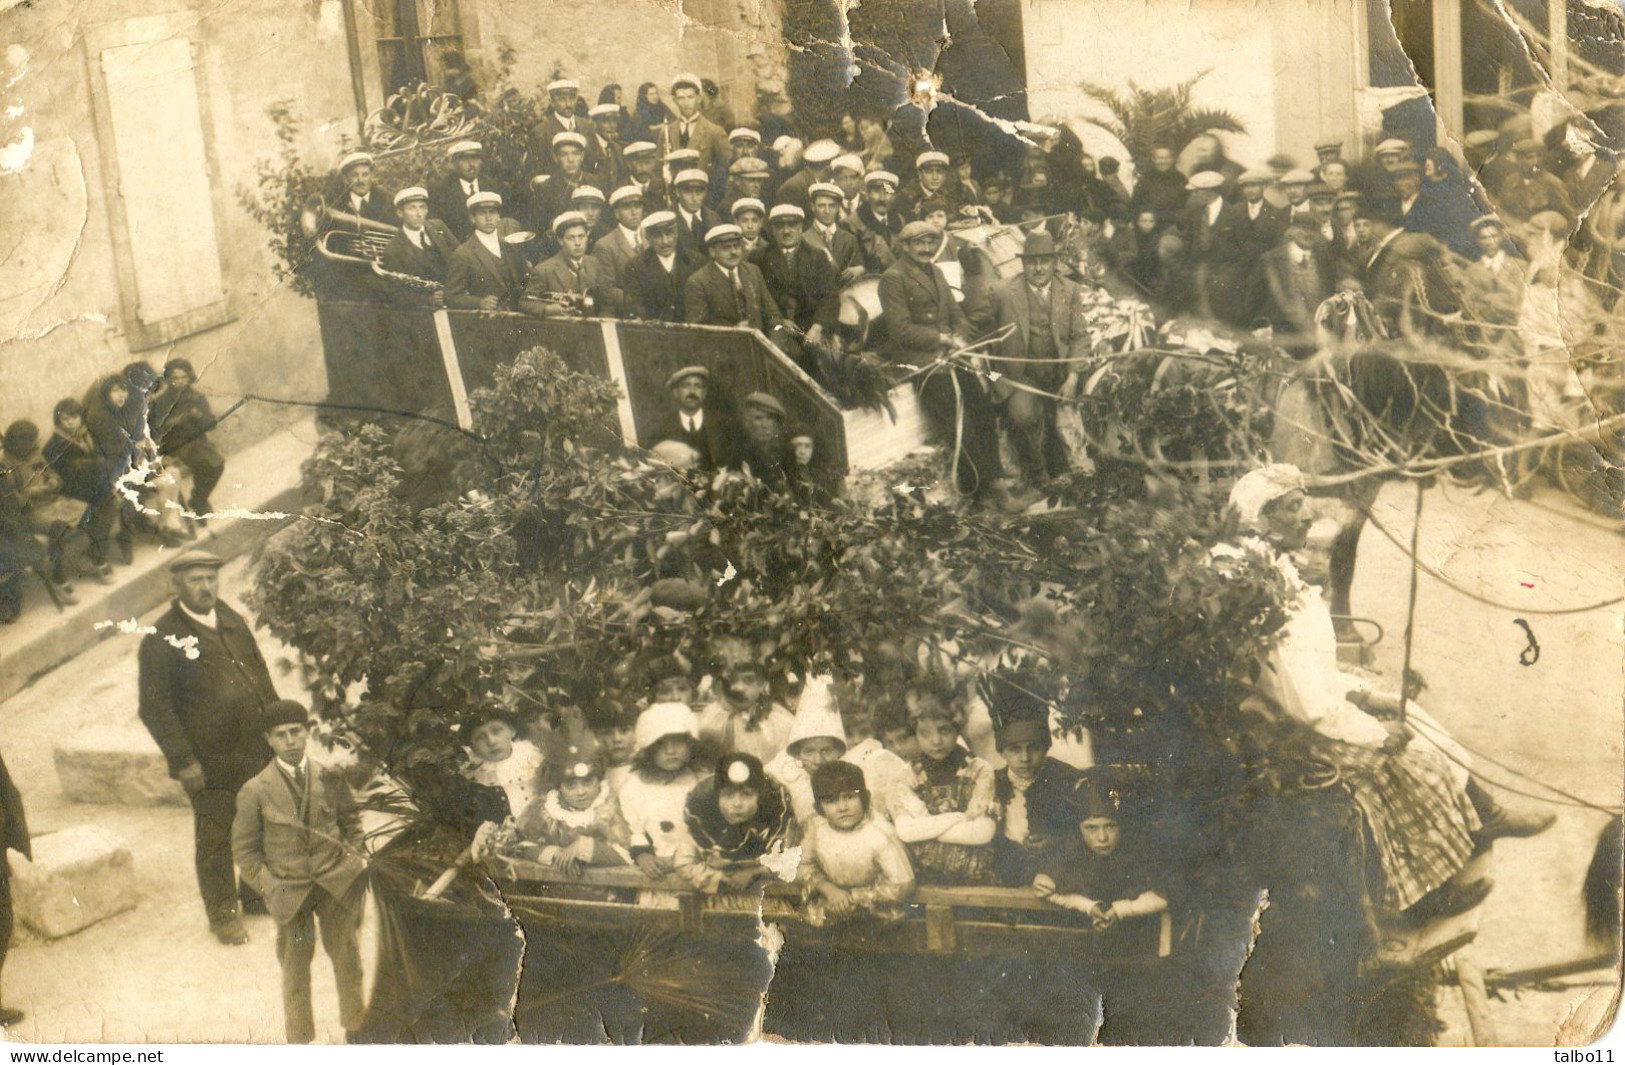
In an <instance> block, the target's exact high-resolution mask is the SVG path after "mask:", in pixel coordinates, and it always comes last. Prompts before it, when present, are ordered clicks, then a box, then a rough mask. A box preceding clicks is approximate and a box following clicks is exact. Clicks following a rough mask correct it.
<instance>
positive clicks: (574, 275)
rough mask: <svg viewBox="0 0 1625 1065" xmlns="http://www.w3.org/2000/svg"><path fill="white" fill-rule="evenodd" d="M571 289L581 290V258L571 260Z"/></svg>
mask: <svg viewBox="0 0 1625 1065" xmlns="http://www.w3.org/2000/svg"><path fill="white" fill-rule="evenodd" d="M570 291H572V292H580V291H581V260H579V259H573V260H571V262H570Z"/></svg>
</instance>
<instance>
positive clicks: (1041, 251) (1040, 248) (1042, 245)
mask: <svg viewBox="0 0 1625 1065" xmlns="http://www.w3.org/2000/svg"><path fill="white" fill-rule="evenodd" d="M1055 254H1057V253H1056V251H1055V238H1054V237H1052V236H1050V235H1049V234H1048V233H1046V232H1044V231H1043V230H1039V231H1038V232H1036V233H1029V234H1028V235H1027V243H1025V244H1023V245H1022V246H1021V257H1022V258H1023V259H1037V258H1041V257H1043V256H1048V255H1055Z"/></svg>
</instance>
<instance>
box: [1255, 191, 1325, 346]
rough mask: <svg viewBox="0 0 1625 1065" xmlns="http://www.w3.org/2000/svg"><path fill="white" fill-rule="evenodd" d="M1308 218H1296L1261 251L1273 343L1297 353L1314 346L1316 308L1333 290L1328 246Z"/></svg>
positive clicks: (1267, 310)
mask: <svg viewBox="0 0 1625 1065" xmlns="http://www.w3.org/2000/svg"><path fill="white" fill-rule="evenodd" d="M1312 226H1313V223H1312V222H1311V221H1310V220H1308V219H1301V218H1295V219H1293V220H1292V221H1291V222H1290V223H1288V224H1287V227H1286V239H1285V240H1283V241H1281V243H1280V244H1279V245H1277V246H1276V247H1274V248H1272V249H1270V250H1269V251H1267V252H1265V253H1264V258H1263V260H1262V263H1263V276H1264V293H1265V296H1266V299H1267V301H1268V304H1267V309H1266V313H1267V314H1268V316H1269V319H1270V325H1272V326H1273V327H1274V329H1275V343H1276V344H1277V345H1278V346H1280V347H1283V348H1286V349H1287V350H1288V351H1292V352H1294V353H1296V354H1298V355H1300V356H1301V355H1308V354H1309V353H1310V352H1312V351H1313V350H1314V348H1315V311H1317V310H1318V309H1319V308H1320V305H1321V304H1322V303H1324V302H1325V301H1326V299H1327V298H1328V297H1329V296H1331V294H1332V281H1333V278H1332V270H1331V263H1330V261H1329V248H1328V246H1327V245H1326V244H1324V243H1323V242H1321V241H1320V240H1319V239H1318V234H1317V233H1316V231H1315V230H1314V229H1313V228H1311V227H1312Z"/></svg>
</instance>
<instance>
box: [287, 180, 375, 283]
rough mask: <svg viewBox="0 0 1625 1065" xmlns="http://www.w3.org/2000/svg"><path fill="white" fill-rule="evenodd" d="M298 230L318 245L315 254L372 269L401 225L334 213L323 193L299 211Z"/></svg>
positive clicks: (314, 197)
mask: <svg viewBox="0 0 1625 1065" xmlns="http://www.w3.org/2000/svg"><path fill="white" fill-rule="evenodd" d="M299 228H300V229H301V230H302V231H303V232H304V234H305V236H307V237H309V238H311V239H312V240H314V241H315V242H316V254H318V255H320V256H321V257H322V258H324V259H328V260H330V261H333V262H341V263H355V264H356V265H358V266H367V267H372V266H373V265H374V264H376V263H377V262H378V257H379V256H381V255H383V254H384V248H386V247H387V246H388V245H389V241H390V238H391V237H393V236H394V235H395V234H396V233H399V232H400V227H399V226H392V225H390V224H389V223H388V222H374V221H373V220H372V219H370V218H362V217H361V216H360V215H353V214H347V213H346V212H344V211H335V210H334V209H333V208H331V207H329V206H328V205H327V200H326V199H324V198H323V197H322V196H321V195H320V194H317V195H315V196H312V197H310V198H309V199H308V200H306V201H305V203H304V206H302V207H301V208H300V209H299Z"/></svg>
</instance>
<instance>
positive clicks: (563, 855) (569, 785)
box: [513, 743, 632, 876]
mask: <svg viewBox="0 0 1625 1065" xmlns="http://www.w3.org/2000/svg"><path fill="white" fill-rule="evenodd" d="M548 755H549V756H548V758H547V762H548V765H547V766H546V767H544V769H543V770H542V772H543V774H544V775H549V776H552V777H554V778H555V779H556V780H557V781H558V783H557V785H556V786H554V787H552V788H550V789H548V790H547V791H546V793H545V794H544V795H542V796H541V797H540V798H537V799H535V800H533V801H532V802H531V804H530V805H529V806H527V807H526V808H525V810H524V812H523V813H521V814H520V815H519V822H518V831H517V835H518V842H517V844H516V845H515V847H514V848H513V854H514V856H515V857H519V858H525V859H528V860H530V861H535V862H540V863H541V864H543V865H548V866H552V867H553V868H554V869H557V870H559V871H560V872H563V873H566V874H568V875H570V876H580V875H581V870H582V868H583V867H585V866H590V865H630V864H632V856H631V854H630V853H629V851H628V849H627V848H628V845H629V844H630V842H631V832H630V830H629V829H628V828H627V827H626V821H625V819H623V818H622V817H621V810H620V805H619V803H617V802H616V800H615V796H614V794H613V793H612V792H611V791H610V789H609V788H608V786H607V785H606V784H605V782H604V759H603V754H602V753H601V752H600V751H599V750H598V749H597V747H596V746H592V745H589V746H585V747H583V746H581V745H578V744H570V743H560V744H559V746H558V748H557V749H556V750H552V751H549V752H548Z"/></svg>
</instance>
